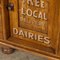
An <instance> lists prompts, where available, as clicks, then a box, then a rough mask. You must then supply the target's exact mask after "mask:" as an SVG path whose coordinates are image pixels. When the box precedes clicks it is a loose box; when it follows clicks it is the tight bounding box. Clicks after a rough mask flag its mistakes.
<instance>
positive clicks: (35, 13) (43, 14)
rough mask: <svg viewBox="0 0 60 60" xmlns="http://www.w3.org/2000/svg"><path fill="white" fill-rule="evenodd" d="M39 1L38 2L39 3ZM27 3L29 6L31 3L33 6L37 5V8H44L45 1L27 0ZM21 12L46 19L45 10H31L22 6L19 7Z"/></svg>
mask: <svg viewBox="0 0 60 60" xmlns="http://www.w3.org/2000/svg"><path fill="white" fill-rule="evenodd" d="M39 3H40V4H39ZM27 4H28V5H29V6H30V5H32V6H33V7H35V8H36V7H39V8H45V2H44V1H43V0H34V1H33V0H27ZM21 14H23V15H27V16H33V17H34V18H40V19H44V20H47V16H46V13H45V12H42V11H40V10H39V11H37V10H34V11H33V10H32V9H30V8H28V9H24V7H22V9H21Z"/></svg>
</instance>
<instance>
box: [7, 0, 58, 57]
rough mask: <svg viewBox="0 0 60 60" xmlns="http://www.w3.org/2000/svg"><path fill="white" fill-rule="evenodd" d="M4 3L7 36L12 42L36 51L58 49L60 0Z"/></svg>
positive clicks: (48, 51) (54, 50) (21, 0)
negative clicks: (6, 13)
mask: <svg viewBox="0 0 60 60" xmlns="http://www.w3.org/2000/svg"><path fill="white" fill-rule="evenodd" d="M7 6H8V7H7V9H8V11H7V12H9V20H8V21H9V24H7V25H9V29H10V30H9V31H10V32H9V34H8V35H9V36H10V38H9V37H8V38H9V39H8V40H9V41H10V42H12V43H13V45H14V44H15V46H17V47H19V48H23V49H26V50H29V51H33V52H35V53H43V54H49V53H50V54H56V53H57V51H58V42H59V19H58V17H59V0H8V4H7ZM6 27H7V26H6ZM6 31H7V32H8V30H6ZM54 56H55V55H54Z"/></svg>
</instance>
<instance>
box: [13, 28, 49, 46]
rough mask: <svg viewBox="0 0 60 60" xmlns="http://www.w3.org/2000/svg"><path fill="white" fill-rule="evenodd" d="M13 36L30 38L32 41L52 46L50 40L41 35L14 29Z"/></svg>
mask: <svg viewBox="0 0 60 60" xmlns="http://www.w3.org/2000/svg"><path fill="white" fill-rule="evenodd" d="M13 34H15V35H19V36H22V37H23V38H28V39H31V40H36V41H40V42H41V43H44V44H47V45H49V44H50V38H49V37H46V36H43V35H41V34H37V33H32V32H28V31H24V30H22V29H21V30H20V29H19V30H18V29H17V28H13Z"/></svg>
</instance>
